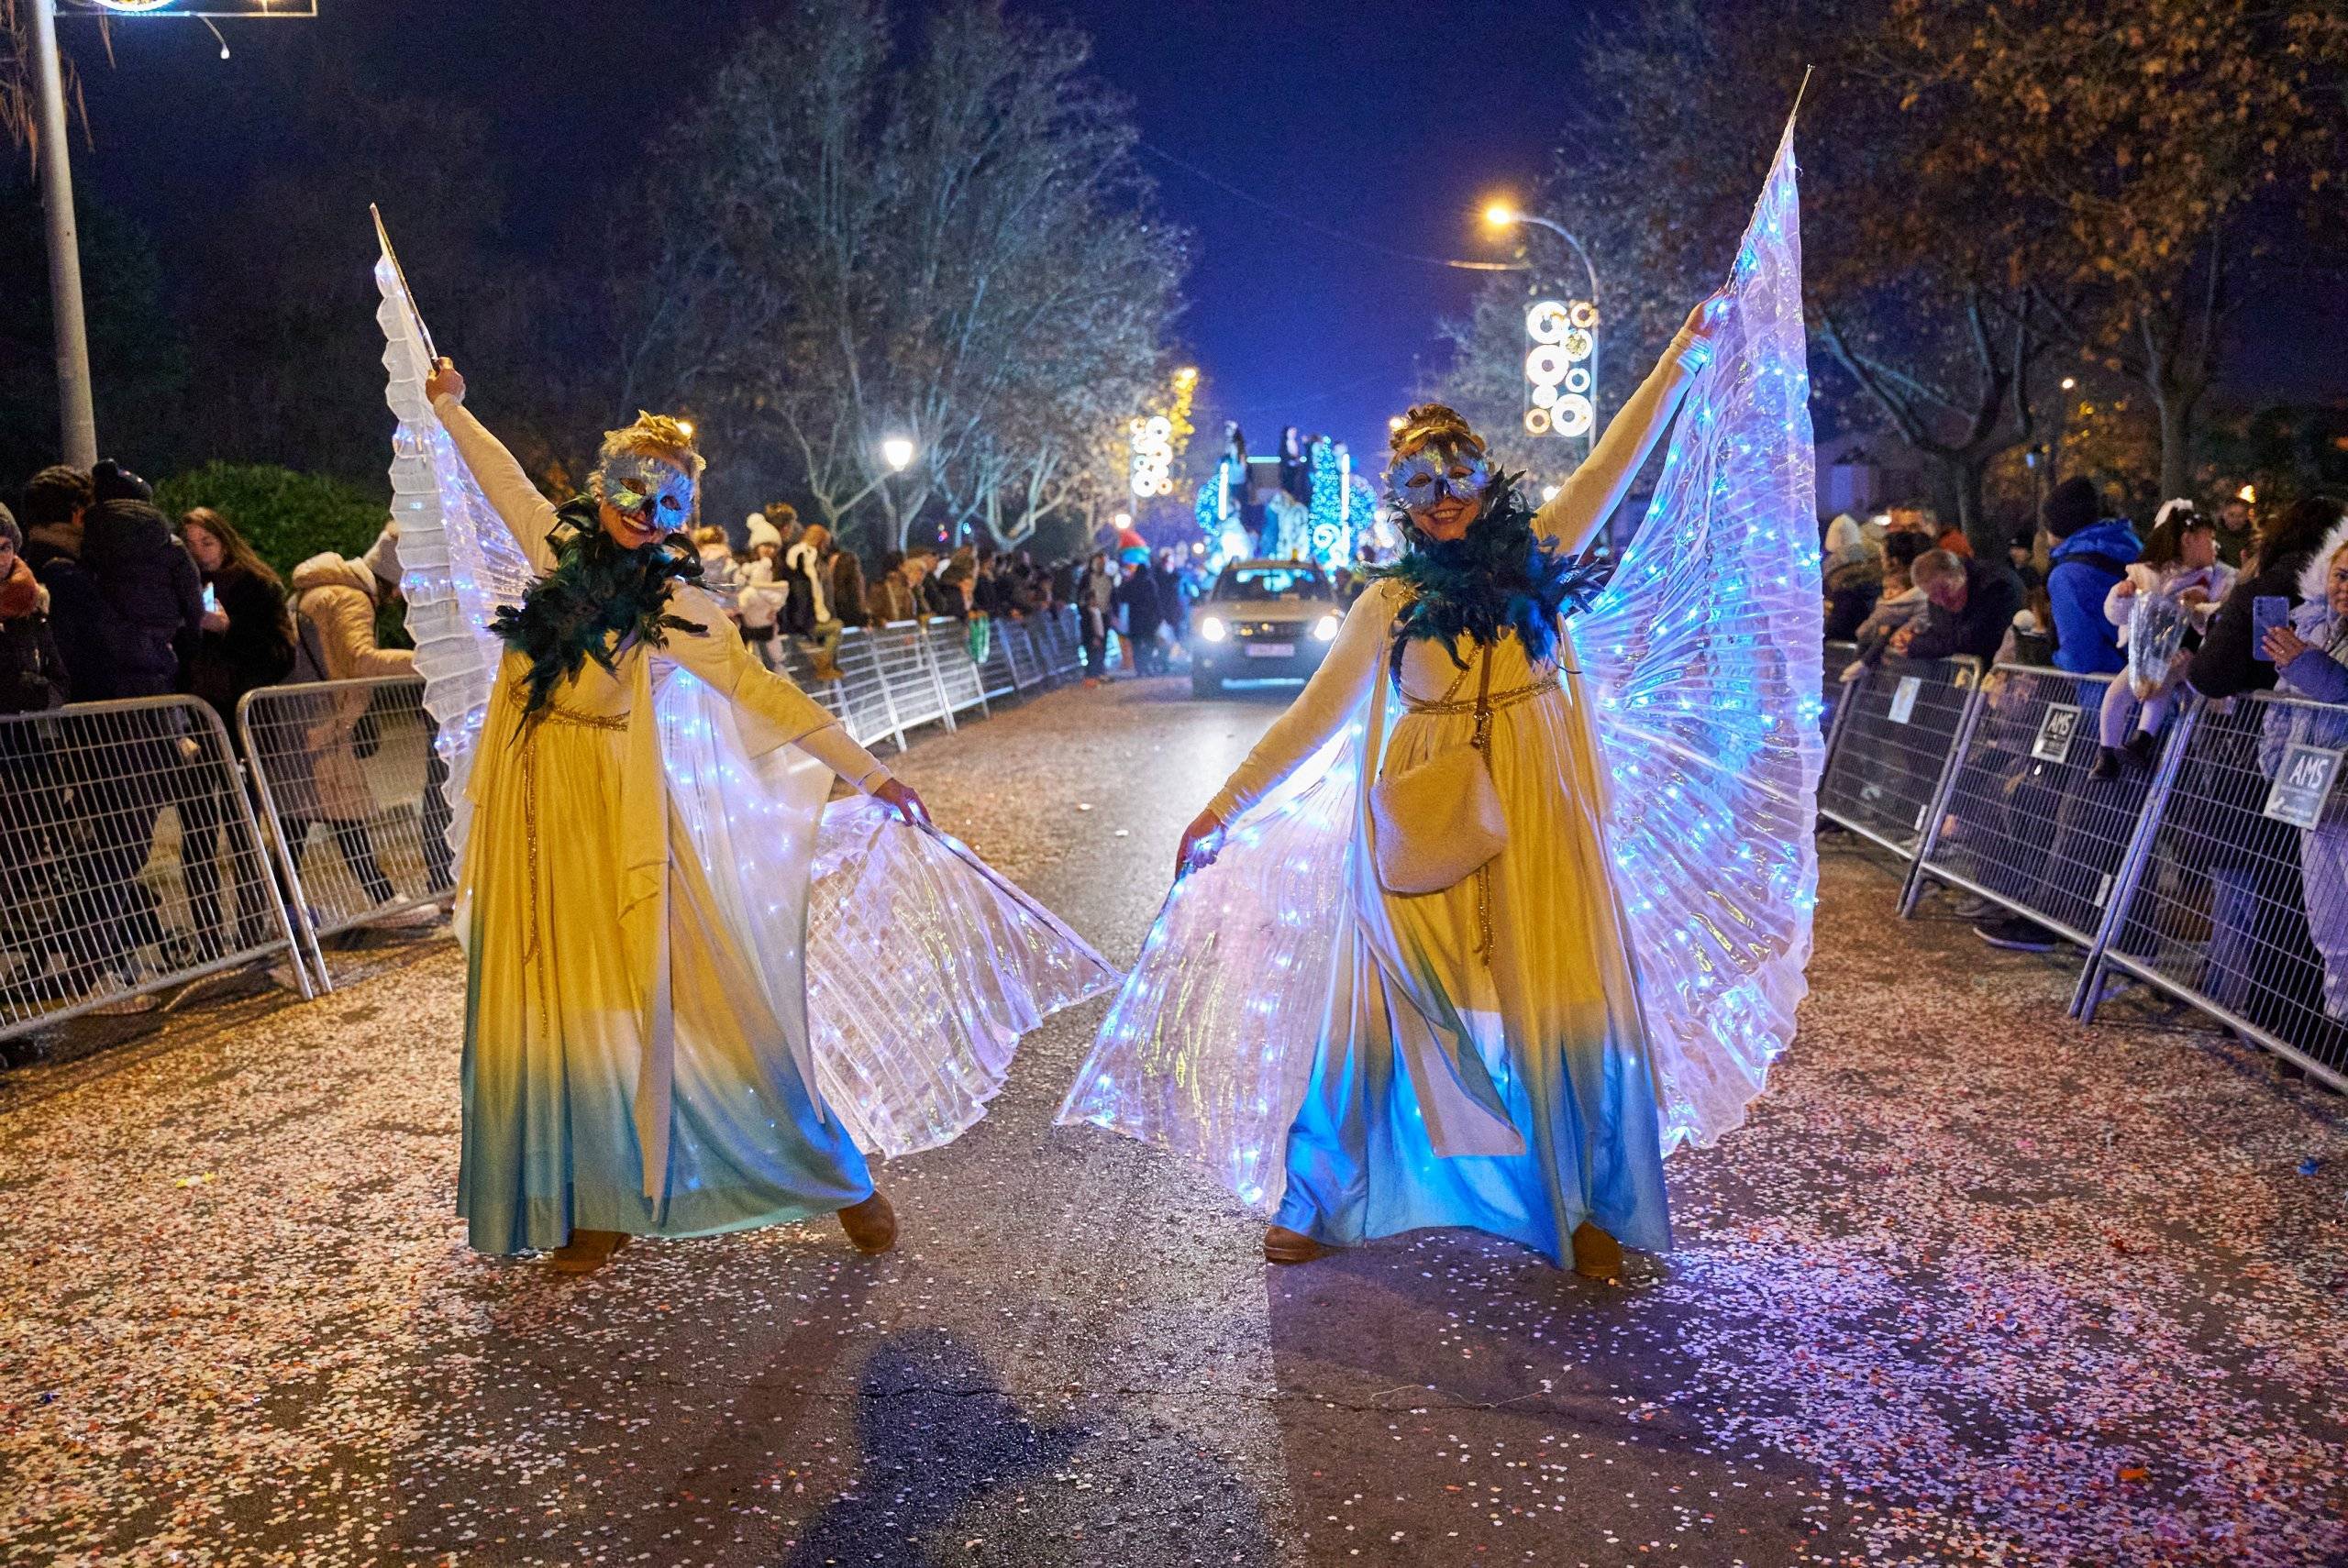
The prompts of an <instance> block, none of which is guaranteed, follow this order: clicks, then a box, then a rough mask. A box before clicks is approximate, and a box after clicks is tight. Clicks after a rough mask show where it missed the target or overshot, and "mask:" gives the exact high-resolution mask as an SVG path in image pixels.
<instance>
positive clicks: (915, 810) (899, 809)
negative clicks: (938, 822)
mask: <svg viewBox="0 0 2348 1568" xmlns="http://www.w3.org/2000/svg"><path fill="white" fill-rule="evenodd" d="M872 798H873V799H874V800H876V801H880V802H881V804H882V805H884V806H886V807H888V808H889V809H890V810H891V811H892V812H896V813H897V820H898V821H900V822H902V823H904V824H905V825H906V826H907V827H919V826H921V825H922V824H923V823H926V822H928V821H929V808H928V807H927V806H925V805H923V804H922V803H921V797H920V796H919V795H916V794H914V792H913V790H910V789H908V788H906V787H905V786H904V785H903V784H902V783H900V782H898V781H897V780H896V779H894V778H891V779H886V780H884V781H883V782H881V783H879V784H876V785H874V786H873V787H872Z"/></svg>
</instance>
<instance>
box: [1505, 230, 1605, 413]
mask: <svg viewBox="0 0 2348 1568" xmlns="http://www.w3.org/2000/svg"><path fill="white" fill-rule="evenodd" d="M1484 221H1485V222H1486V223H1487V224H1490V226H1492V227H1494V228H1513V227H1515V226H1517V225H1519V224H1531V225H1532V226H1534V227H1535V228H1545V229H1547V230H1548V231H1549V232H1550V233H1552V234H1554V235H1556V236H1557V237H1559V238H1560V239H1563V240H1564V241H1565V242H1566V243H1567V245H1568V246H1570V247H1572V248H1573V253H1574V254H1575V255H1576V256H1577V257H1578V258H1579V259H1580V260H1581V266H1582V271H1583V272H1584V273H1586V274H1587V275H1588V276H1589V298H1588V299H1587V300H1540V301H1537V302H1535V303H1534V304H1533V306H1532V307H1531V308H1530V309H1529V310H1527V311H1526V312H1525V315H1524V335H1525V338H1526V340H1527V341H1526V348H1525V355H1524V380H1525V407H1524V430H1525V434H1527V435H1529V436H1567V437H1579V438H1584V439H1594V438H1595V436H1596V431H1597V426H1598V324H1599V315H1598V297H1599V293H1598V269H1597V267H1595V266H1594V265H1592V264H1591V262H1590V259H1589V251H1588V250H1586V249H1584V248H1582V243H1581V241H1580V240H1579V239H1578V238H1577V237H1575V236H1574V234H1573V231H1572V230H1570V229H1568V228H1567V227H1566V226H1564V225H1562V224H1560V223H1557V222H1556V221H1555V220H1553V219H1550V218H1545V217H1539V216H1535V215H1534V214H1531V213H1523V212H1519V211H1517V210H1516V209H1515V208H1514V207H1512V206H1511V205H1509V204H1507V203H1506V202H1494V203H1492V204H1490V206H1488V207H1486V208H1485V209H1484Z"/></svg>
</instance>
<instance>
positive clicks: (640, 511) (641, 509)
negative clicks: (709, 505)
mask: <svg viewBox="0 0 2348 1568" xmlns="http://www.w3.org/2000/svg"><path fill="white" fill-rule="evenodd" d="M595 478H596V480H597V489H598V491H599V492H600V493H601V494H602V496H603V498H604V500H605V501H607V502H611V503H612V505H613V506H614V507H615V508H617V509H618V510H619V511H622V512H625V513H628V514H629V515H630V516H633V517H641V518H643V519H645V520H646V521H647V522H648V523H650V524H651V525H653V526H654V527H656V528H658V529H659V531H660V532H661V533H663V534H671V533H674V532H676V531H677V530H678V529H680V528H682V527H685V526H687V525H690V524H691V523H692V518H693V491H694V485H693V481H692V478H691V477H690V476H688V475H687V474H686V473H685V472H684V471H683V470H682V469H679V468H678V467H677V465H676V464H674V463H669V462H663V461H662V460H661V459H659V458H646V457H638V456H636V455H635V454H633V453H627V452H615V453H614V454H613V455H612V456H610V457H608V458H604V460H603V461H602V462H601V463H599V464H597V465H596V468H595Z"/></svg>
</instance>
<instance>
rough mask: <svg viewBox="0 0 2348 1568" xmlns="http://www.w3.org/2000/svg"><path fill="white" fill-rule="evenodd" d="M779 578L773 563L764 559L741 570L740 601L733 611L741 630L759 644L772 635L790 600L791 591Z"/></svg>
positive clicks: (760, 558)
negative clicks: (756, 637) (735, 612)
mask: <svg viewBox="0 0 2348 1568" xmlns="http://www.w3.org/2000/svg"><path fill="white" fill-rule="evenodd" d="M778 576H779V573H778V572H777V571H776V569H775V562H773V561H772V560H770V559H769V558H766V557H764V556H760V557H759V558H756V559H755V560H753V561H751V562H750V563H749V565H748V566H746V567H744V568H743V569H742V589H741V597H740V598H739V599H738V600H737V601H736V602H735V608H736V609H737V610H738V611H739V612H740V613H741V616H742V629H743V630H744V631H746V632H754V633H757V634H759V638H760V639H761V640H763V638H764V637H765V636H766V635H768V634H770V633H772V632H773V630H774V626H775V622H776V620H777V619H778V618H780V617H781V613H782V606H783V604H784V602H786V601H788V600H789V599H790V597H791V590H790V589H789V588H788V587H787V586H786V585H784V584H783V583H781V582H780V581H778V580H777V578H778Z"/></svg>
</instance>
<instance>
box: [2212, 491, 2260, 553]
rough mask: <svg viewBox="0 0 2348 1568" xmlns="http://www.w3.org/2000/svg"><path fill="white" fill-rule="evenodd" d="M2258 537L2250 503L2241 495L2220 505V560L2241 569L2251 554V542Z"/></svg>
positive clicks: (2229, 498) (2233, 496)
mask: <svg viewBox="0 0 2348 1568" xmlns="http://www.w3.org/2000/svg"><path fill="white" fill-rule="evenodd" d="M2256 536H2257V525H2256V524H2255V523H2254V521H2253V519H2252V516H2251V508H2250V502H2247V501H2244V500H2243V498H2242V497H2241V496H2239V495H2230V496H2228V497H2226V499H2225V500H2224V501H2222V502H2219V503H2218V558H2219V559H2220V560H2221V561H2223V562H2224V563H2225V564H2226V565H2228V566H2230V567H2233V568H2236V569H2240V568H2241V566H2242V564H2243V558H2245V557H2247V556H2248V555H2249V554H2250V547H2251V541H2252V540H2253V539H2254V538H2255V537H2256Z"/></svg>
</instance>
